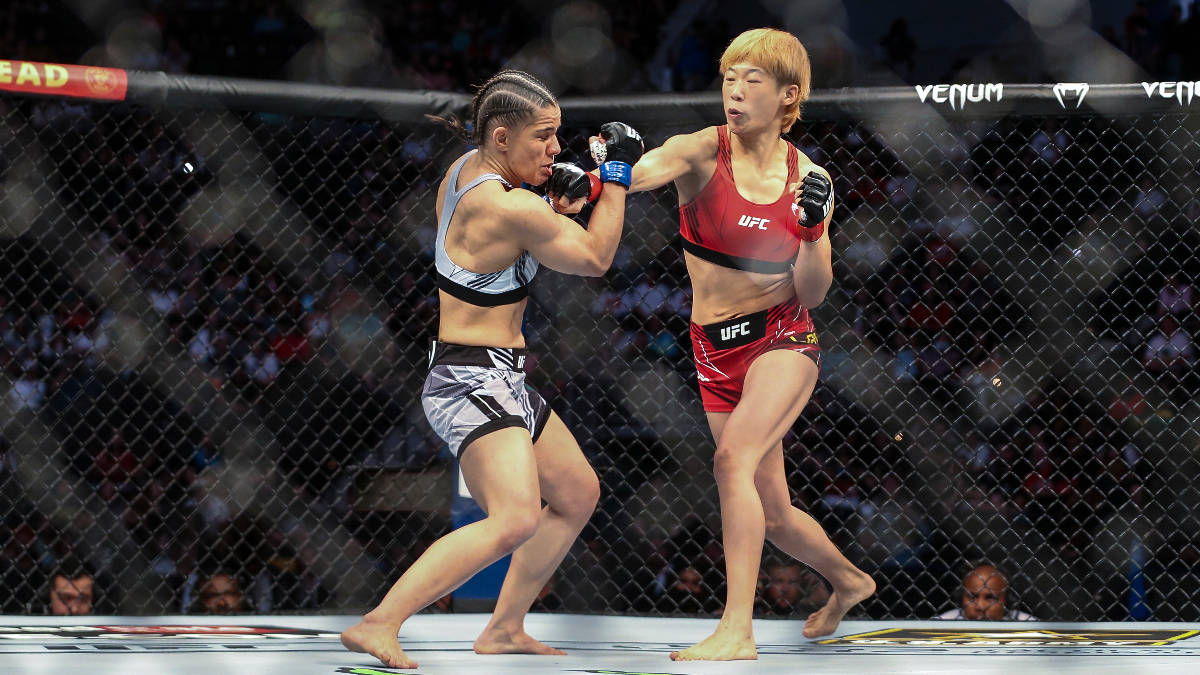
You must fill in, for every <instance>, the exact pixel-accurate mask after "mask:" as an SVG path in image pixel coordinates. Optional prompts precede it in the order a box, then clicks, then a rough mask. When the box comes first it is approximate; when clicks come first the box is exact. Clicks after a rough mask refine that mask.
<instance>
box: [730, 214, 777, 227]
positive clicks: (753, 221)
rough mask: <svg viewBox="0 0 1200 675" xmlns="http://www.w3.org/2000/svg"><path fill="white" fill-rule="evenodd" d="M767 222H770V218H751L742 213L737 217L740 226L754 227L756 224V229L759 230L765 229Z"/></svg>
mask: <svg viewBox="0 0 1200 675" xmlns="http://www.w3.org/2000/svg"><path fill="white" fill-rule="evenodd" d="M769 222H771V219H770V218H751V217H750V216H747V215H743V216H742V217H741V218H738V225H741V226H742V227H754V226H755V225H757V226H758V229H760V230H765V229H767V223H769Z"/></svg>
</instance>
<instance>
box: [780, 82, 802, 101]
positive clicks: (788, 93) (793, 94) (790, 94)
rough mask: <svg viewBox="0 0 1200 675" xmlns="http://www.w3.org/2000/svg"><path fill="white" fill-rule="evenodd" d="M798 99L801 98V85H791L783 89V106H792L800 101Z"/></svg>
mask: <svg viewBox="0 0 1200 675" xmlns="http://www.w3.org/2000/svg"><path fill="white" fill-rule="evenodd" d="M798 98H800V86H799V85H795V84H789V85H787V86H786V87H784V88H783V104H784V105H791V104H793V103H795V102H796V99H798Z"/></svg>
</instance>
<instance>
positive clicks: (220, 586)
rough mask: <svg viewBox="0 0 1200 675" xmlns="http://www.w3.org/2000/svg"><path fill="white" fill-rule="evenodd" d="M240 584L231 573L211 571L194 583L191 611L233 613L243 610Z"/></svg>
mask: <svg viewBox="0 0 1200 675" xmlns="http://www.w3.org/2000/svg"><path fill="white" fill-rule="evenodd" d="M245 609H246V608H245V605H244V603H243V599H242V585H241V583H240V582H239V581H238V578H237V577H236V576H234V575H233V574H229V573H227V572H224V571H213V572H210V573H209V574H208V575H207V576H204V577H202V578H201V579H200V581H199V583H197V584H196V596H195V598H194V599H193V601H192V610H193V613H196V612H199V613H203V614H233V613H235V612H241V611H244V610H245Z"/></svg>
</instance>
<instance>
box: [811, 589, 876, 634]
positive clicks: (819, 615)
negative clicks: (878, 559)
mask: <svg viewBox="0 0 1200 675" xmlns="http://www.w3.org/2000/svg"><path fill="white" fill-rule="evenodd" d="M873 593H875V580H874V579H872V578H871V577H870V576H869V575H867V574H862V576H861V577H859V578H858V579H857V580H856V581H855V582H854V583H853V584H851V585H849V586H846V587H845V588H838V589H835V590H834V591H833V593H832V594H831V595H830V596H829V602H826V603H825V606H824V607H822V608H821V609H818V610H817V611H815V612H813V613H812V614H809V615H808V620H807V621H805V622H804V631H803V633H804V637H806V638H809V639H812V638H815V637H821V636H822V635H829V634H831V633H833V631H835V630H837V627H838V624H839V623H841V622H842V617H844V616H846V612H849V611H850V608H851V607H854V606H855V605H857V604H858V603H860V602H862V601H863V600H866V599H867V598H869V597H871V595H872V594H873Z"/></svg>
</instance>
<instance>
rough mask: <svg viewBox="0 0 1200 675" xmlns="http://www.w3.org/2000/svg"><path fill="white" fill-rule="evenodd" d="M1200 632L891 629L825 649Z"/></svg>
mask: <svg viewBox="0 0 1200 675" xmlns="http://www.w3.org/2000/svg"><path fill="white" fill-rule="evenodd" d="M1197 634H1200V630H1132V629H1131V630H1083V631H1065V630H1054V629H1040V628H1033V629H1021V628H998V629H991V630H980V631H964V630H947V629H938V628H888V629H885V630H879V631H872V632H870V633H856V634H854V635H845V636H842V637H838V638H831V639H828V640H818V644H823V645H854V646H858V647H865V646H881V647H895V646H904V647H1161V646H1164V645H1168V644H1170V643H1172V642H1176V641H1178V640H1185V639H1187V638H1190V637H1193V636H1195V635H1197Z"/></svg>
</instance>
